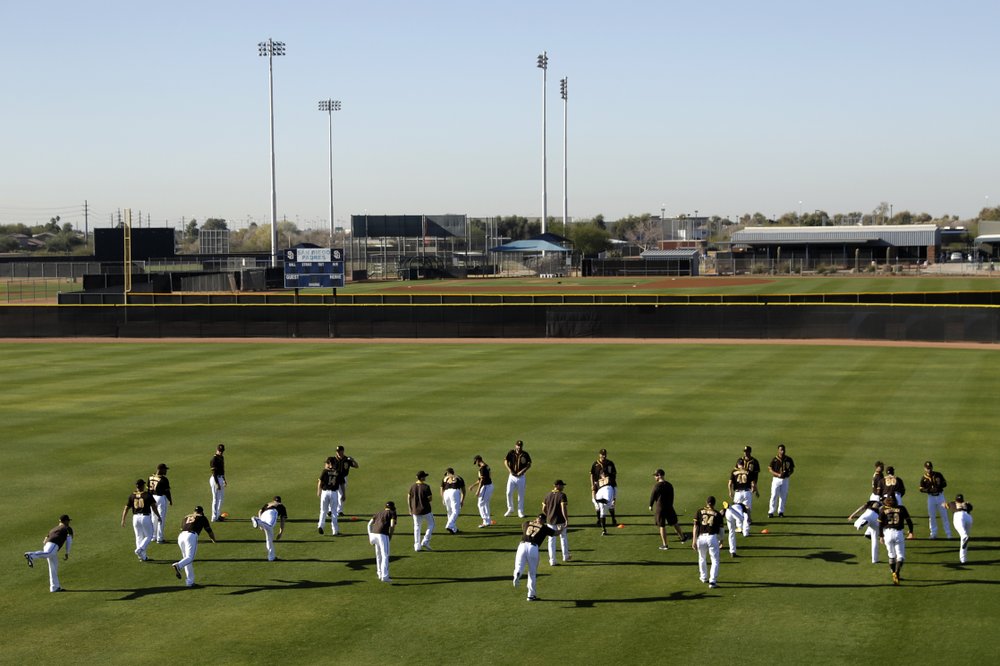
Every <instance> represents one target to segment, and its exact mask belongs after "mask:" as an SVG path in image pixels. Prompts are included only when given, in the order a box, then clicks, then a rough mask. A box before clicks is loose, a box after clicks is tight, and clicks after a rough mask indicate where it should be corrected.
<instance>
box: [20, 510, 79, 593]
mask: <svg viewBox="0 0 1000 666" xmlns="http://www.w3.org/2000/svg"><path fill="white" fill-rule="evenodd" d="M69 523H70V517H69V516H67V515H66V514H63V515H61V516H59V524H58V525H56V526H55V527H53V528H52V529H51V530H49V533H48V534H47V535H45V539H43V540H42V549H41V550H33V551H28V552H27V553H25V554H24V559H25V560H27V561H28V567H31V568H33V567H34V566H35V560H37V559H44V560H45V562H46V564H48V565H49V592H62V591H63V588H62V587H61V586H60V585H59V549H60V548H62V547H63V546H66V550H64V551H63V559H64V560H68V559H69V549H70V546H72V545H73V528H72V527H70V526H69Z"/></svg>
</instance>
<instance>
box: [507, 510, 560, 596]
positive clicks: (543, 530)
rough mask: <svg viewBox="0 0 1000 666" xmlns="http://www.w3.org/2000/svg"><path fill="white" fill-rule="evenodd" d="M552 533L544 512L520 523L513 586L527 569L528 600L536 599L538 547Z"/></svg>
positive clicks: (515, 585)
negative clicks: (519, 537) (546, 522)
mask: <svg viewBox="0 0 1000 666" xmlns="http://www.w3.org/2000/svg"><path fill="white" fill-rule="evenodd" d="M553 534H554V532H553V531H552V528H551V527H549V526H548V525H546V524H545V514H544V513H540V514H538V517H537V518H535V519H534V520H531V521H528V522H526V523H524V524H523V525H521V543H520V544H519V545H518V546H517V555H516V556H515V558H514V587H517V584H518V582H519V581H520V580H521V572H522V571H524V570H525V569H527V570H528V601H538V596H537V595H536V592H537V588H536V582H537V578H538V547H539V546H540V545H542V541H544V540H545V537H550V536H552V535H553Z"/></svg>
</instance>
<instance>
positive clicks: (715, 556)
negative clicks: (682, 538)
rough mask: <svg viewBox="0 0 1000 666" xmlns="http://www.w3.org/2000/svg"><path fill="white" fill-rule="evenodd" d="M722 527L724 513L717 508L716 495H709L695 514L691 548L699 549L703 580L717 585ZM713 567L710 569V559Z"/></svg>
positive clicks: (699, 564) (700, 572)
mask: <svg viewBox="0 0 1000 666" xmlns="http://www.w3.org/2000/svg"><path fill="white" fill-rule="evenodd" d="M721 529H722V514H720V513H719V512H718V511H716V510H715V497H713V496H711V495H709V496H708V499H706V500H705V506H704V507H702V508H700V509H698V511H697V513H695V514H694V532H693V536H692V538H691V548H692V549H693V550H696V551H698V574H699V576H698V577H699V579H700V580H701V582H703V583H705V582H707V583H708V586H709V587H710V588H714V587H716V585H717V584H718V579H719V531H720V530H721ZM709 559H711V561H712V567H711V569H709V567H708V560H709Z"/></svg>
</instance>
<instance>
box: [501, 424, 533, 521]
mask: <svg viewBox="0 0 1000 666" xmlns="http://www.w3.org/2000/svg"><path fill="white" fill-rule="evenodd" d="M503 464H504V466H506V467H507V471H508V472H509V474H508V476H507V513H505V514H503V515H504V516H509V515H510V514H512V513H513V512H514V495H515V494H516V495H517V516H518V518H524V489H525V487H526V485H527V482H526V481H525V478H524V475H525V474H527V473H528V470H529V469H530V468H531V456H530V455H528V452H527V451H525V450H524V442H522V441H521V440H517V441H516V442H514V448H512V449H511V450H510V451H508V452H507V455H506V457H504V460H503Z"/></svg>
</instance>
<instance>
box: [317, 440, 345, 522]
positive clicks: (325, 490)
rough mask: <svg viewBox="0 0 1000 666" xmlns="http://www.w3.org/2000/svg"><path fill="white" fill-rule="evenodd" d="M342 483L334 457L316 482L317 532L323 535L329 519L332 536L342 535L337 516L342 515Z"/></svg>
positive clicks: (328, 459) (329, 459)
mask: <svg viewBox="0 0 1000 666" xmlns="http://www.w3.org/2000/svg"><path fill="white" fill-rule="evenodd" d="M340 483H341V477H340V473H339V471H338V470H337V460H336V458H334V457H333V456H330V457H329V458H327V459H326V462H325V463H324V464H323V471H322V472H320V474H319V479H318V480H317V481H316V496H317V497H319V524H318V525H316V531H317V532H319V533H320V534H323V526H324V525H326V519H327V517H329V518H330V534H332V535H334V536H337V535H338V534H340V523H339V522H338V519H337V514H339V513H340Z"/></svg>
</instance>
